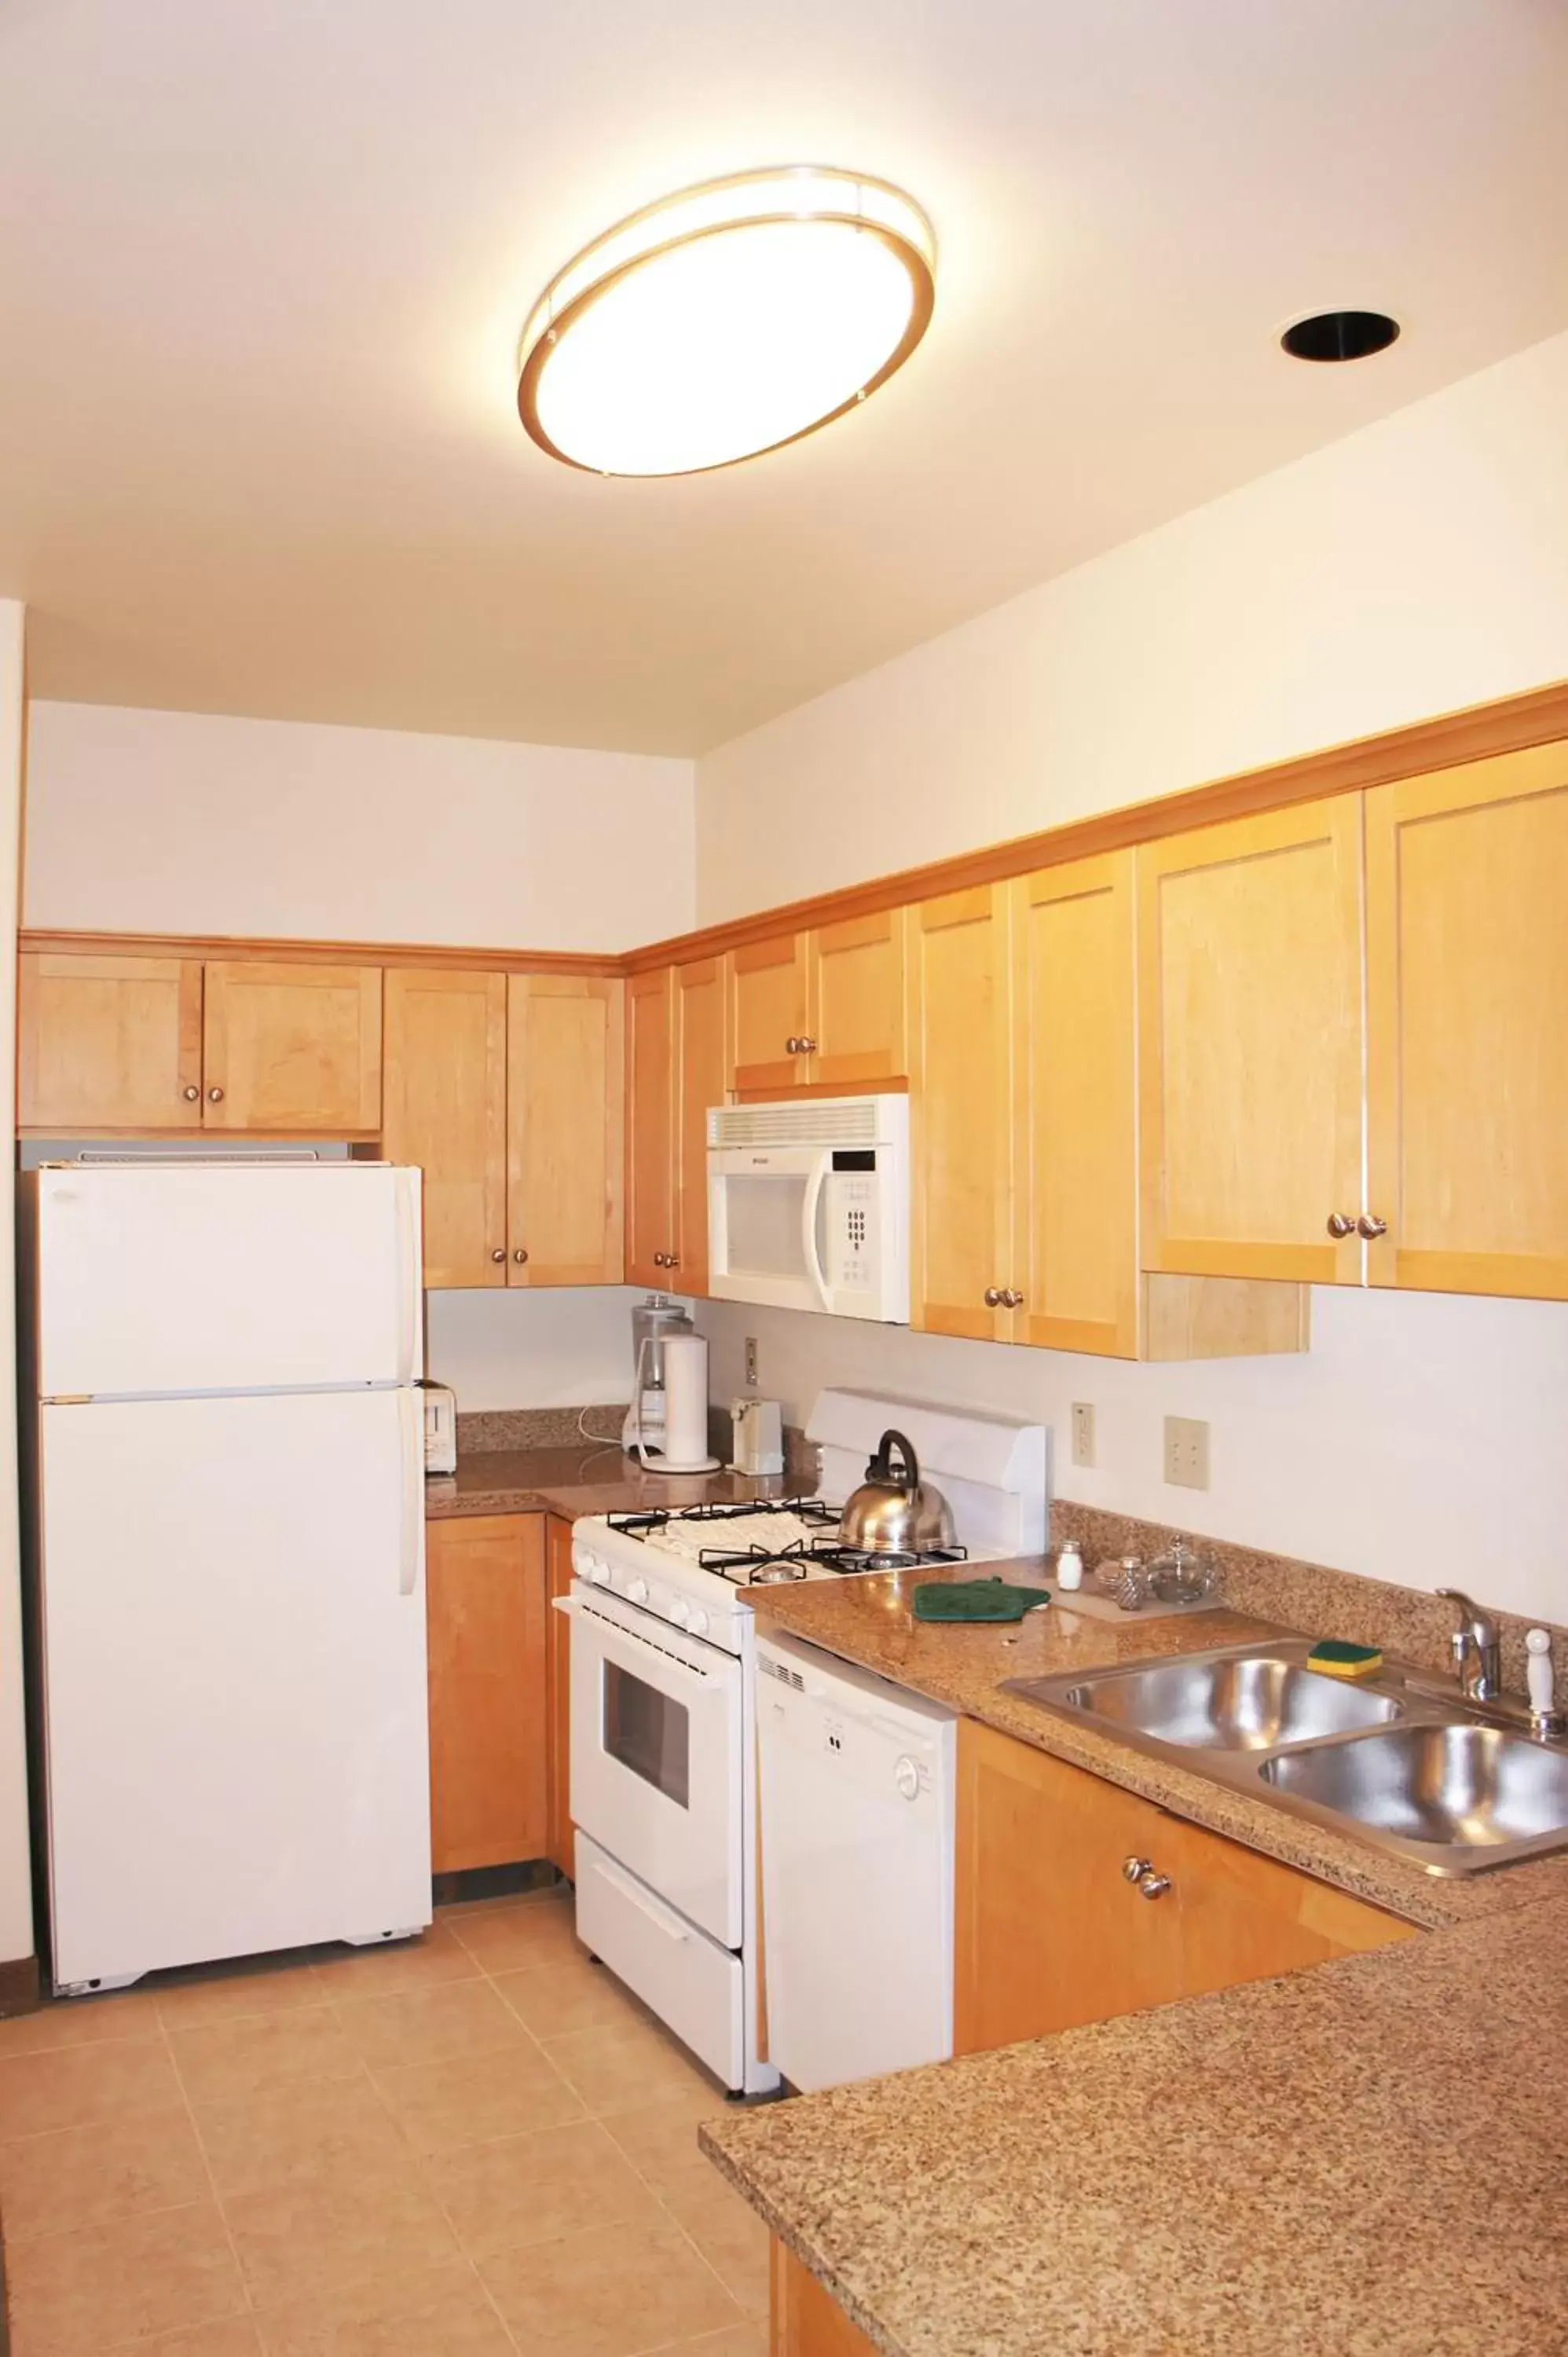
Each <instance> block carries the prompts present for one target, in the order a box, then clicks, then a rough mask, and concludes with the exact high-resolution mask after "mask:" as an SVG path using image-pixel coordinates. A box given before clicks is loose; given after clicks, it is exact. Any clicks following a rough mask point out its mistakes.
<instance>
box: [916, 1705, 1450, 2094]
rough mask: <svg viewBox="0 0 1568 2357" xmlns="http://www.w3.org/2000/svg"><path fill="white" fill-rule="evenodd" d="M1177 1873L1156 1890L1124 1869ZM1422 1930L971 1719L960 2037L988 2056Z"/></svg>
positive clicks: (958, 1981)
mask: <svg viewBox="0 0 1568 2357" xmlns="http://www.w3.org/2000/svg"><path fill="white" fill-rule="evenodd" d="M1133 1857H1136V1858H1140V1859H1143V1860H1146V1861H1147V1863H1148V1865H1149V1866H1150V1867H1152V1868H1153V1870H1154V1871H1155V1873H1156V1874H1158V1875H1160V1876H1162V1877H1165V1878H1167V1879H1168V1884H1169V1888H1168V1889H1165V1891H1164V1892H1163V1893H1162V1894H1161V1895H1160V1896H1159V1897H1158V1898H1155V1899H1147V1898H1145V1897H1144V1894H1143V1892H1142V1890H1141V1889H1139V1888H1138V1887H1137V1885H1136V1884H1135V1883H1132V1882H1129V1881H1128V1880H1127V1879H1126V1877H1125V1875H1124V1872H1123V1867H1124V1864H1125V1861H1126V1860H1127V1859H1129V1858H1133ZM1414 1936H1415V1934H1414V1932H1413V1931H1412V1927H1411V1926H1410V1925H1409V1924H1408V1923H1402V1922H1401V1921H1399V1920H1398V1919H1397V1918H1396V1917H1394V1916H1391V1915H1385V1914H1384V1913H1383V1912H1382V1911H1381V1910H1380V1909H1379V1908H1376V1907H1369V1906H1367V1905H1366V1904H1364V1902H1363V1901H1361V1900H1357V1899H1352V1898H1350V1897H1349V1896H1348V1894H1347V1893H1346V1892H1344V1891H1340V1890H1336V1889H1331V1888H1330V1887H1329V1886H1328V1885H1326V1884H1325V1883H1320V1882H1317V1881H1316V1880H1314V1878H1312V1877H1311V1876H1310V1875H1305V1874H1299V1873H1297V1872H1296V1871H1295V1869H1294V1867H1288V1866H1282V1865H1280V1864H1279V1862H1278V1861H1277V1860H1276V1859H1273V1858H1268V1857H1260V1856H1259V1855H1258V1854H1257V1852H1256V1851H1253V1850H1249V1849H1245V1848H1243V1847H1242V1846H1240V1844H1239V1843H1236V1842H1230V1841H1227V1840H1225V1839H1224V1838H1223V1837H1222V1836H1221V1835H1218V1834H1211V1833H1208V1832H1206V1831H1205V1830H1204V1829H1203V1828H1202V1827H1201V1826H1199V1825H1193V1824H1187V1823H1186V1822H1185V1821H1183V1820H1182V1819H1179V1818H1176V1817H1172V1816H1169V1815H1167V1814H1166V1813H1165V1811H1164V1810H1163V1809H1158V1808H1156V1807H1155V1805H1154V1803H1152V1802H1149V1801H1144V1800H1141V1799H1139V1797H1138V1796H1137V1794H1136V1793H1133V1792H1123V1791H1122V1789H1121V1788H1120V1787H1119V1786H1117V1785H1114V1784H1108V1783H1107V1782H1106V1781H1104V1779H1103V1778H1101V1777H1099V1776H1091V1775H1090V1774H1089V1773H1088V1772H1087V1771H1086V1770H1083V1769H1081V1768H1073V1767H1069V1765H1068V1764H1067V1762H1066V1761H1065V1760H1053V1759H1052V1758H1051V1757H1050V1756H1049V1755H1048V1754H1047V1753H1046V1752H1044V1751H1036V1749H1034V1747H1033V1746H1032V1745H1031V1744H1027V1743H1021V1742H1019V1741H1017V1740H1016V1739H1015V1738H1013V1737H1012V1736H1008V1735H1000V1734H998V1733H997V1732H996V1731H995V1729H994V1728H992V1727H981V1726H978V1725H976V1724H975V1723H974V1722H973V1721H972V1720H970V1719H964V1720H962V1721H961V1723H960V1727H959V1798H958V1859H957V1890H956V1903H955V1959H954V1993H953V2016H954V2021H953V2028H954V2046H955V2050H956V2051H957V2052H959V2053H961V2054H974V2053H980V2052H982V2051H983V2050H986V2049H987V2048H990V2047H994V2046H1006V2045H1010V2044H1012V2043H1014V2042H1015V2040H1019V2039H1024V2038H1038V2037H1043V2036H1045V2035H1047V2033H1049V2032H1051V2031H1053V2030H1058V2029H1075V2028H1077V2027H1078V2026H1079V2025H1080V2024H1081V2023H1084V2022H1090V2021H1106V2020H1110V2019H1111V2018H1112V2017H1114V2016H1115V2015H1118V2014H1124V2013H1133V2012H1137V2011H1139V2010H1141V2009H1142V2008H1143V2007H1146V2006H1155V2005H1167V2004H1170V2003H1172V2002H1174V2001H1175V2000H1176V1998H1178V1997H1185V1996H1201V1995H1203V1994H1204V1993H1206V1992H1207V1991H1208V1990H1210V1989H1220V1988H1229V1987H1231V1986H1235V1985H1236V1984H1237V1983H1239V1982H1241V1981H1250V1980H1263V1979H1267V1978H1268V1977H1270V1976H1271V1975H1273V1974H1276V1973H1288V1972H1294V1971H1298V1970H1300V1969H1301V1968H1302V1967H1303V1966H1304V1965H1307V1964H1323V1963H1325V1962H1326V1961H1327V1960H1328V1959H1329V1958H1330V1957H1333V1956H1346V1955H1353V1954H1355V1953H1358V1952H1359V1951H1360V1950H1362V1949H1367V1948H1380V1947H1384V1946H1387V1945H1389V1944H1390V1943H1391V1942H1393V1941H1396V1940H1408V1939H1412V1938H1413V1937H1414Z"/></svg>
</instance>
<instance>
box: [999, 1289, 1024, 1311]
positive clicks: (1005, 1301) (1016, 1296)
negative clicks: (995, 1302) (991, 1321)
mask: <svg viewBox="0 0 1568 2357" xmlns="http://www.w3.org/2000/svg"><path fill="white" fill-rule="evenodd" d="M1002 1307H1003V1308H1004V1309H1022V1308H1023V1307H1024V1297H1023V1295H1022V1294H1021V1293H1017V1292H1015V1290H1014V1288H1013V1286H1007V1287H1006V1289H1005V1290H1004V1293H1003V1296H1002Z"/></svg>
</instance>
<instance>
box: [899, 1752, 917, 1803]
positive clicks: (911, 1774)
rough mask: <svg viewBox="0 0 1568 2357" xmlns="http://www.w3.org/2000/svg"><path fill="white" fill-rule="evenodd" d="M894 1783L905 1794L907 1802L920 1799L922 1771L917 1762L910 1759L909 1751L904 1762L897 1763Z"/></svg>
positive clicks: (903, 1759)
mask: <svg viewBox="0 0 1568 2357" xmlns="http://www.w3.org/2000/svg"><path fill="white" fill-rule="evenodd" d="M893 1781H894V1782H895V1784H897V1787H898V1790H899V1792H901V1793H902V1794H903V1796H904V1798H905V1800H907V1801H917V1800H918V1799H919V1796H920V1771H919V1770H918V1768H917V1767H916V1765H915V1762H914V1761H913V1760H911V1759H910V1757H909V1755H908V1752H907V1751H906V1753H905V1754H904V1757H903V1758H902V1760H899V1761H898V1762H897V1765H896V1766H895V1768H894V1770H893Z"/></svg>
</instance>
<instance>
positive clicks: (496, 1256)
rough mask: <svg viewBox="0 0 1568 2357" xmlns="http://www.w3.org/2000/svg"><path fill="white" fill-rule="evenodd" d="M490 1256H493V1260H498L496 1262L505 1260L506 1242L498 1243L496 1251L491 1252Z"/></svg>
mask: <svg viewBox="0 0 1568 2357" xmlns="http://www.w3.org/2000/svg"><path fill="white" fill-rule="evenodd" d="M490 1258H491V1259H492V1260H493V1261H496V1262H500V1261H503V1260H505V1258H506V1246H505V1245H504V1244H498V1245H497V1246H496V1248H495V1250H494V1252H493V1253H492V1254H490Z"/></svg>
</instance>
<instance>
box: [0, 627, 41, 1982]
mask: <svg viewBox="0 0 1568 2357" xmlns="http://www.w3.org/2000/svg"><path fill="white" fill-rule="evenodd" d="M24 620H25V617H24V612H23V608H21V607H20V606H18V605H16V603H15V602H14V601H12V600H11V599H9V598H5V599H0V1102H3V1103H6V1104H9V1103H11V1102H12V1100H13V1098H14V1096H15V1093H16V883H17V869H18V866H19V864H20V855H21V823H22V695H23V680H22V656H23V630H24ZM14 1195H15V1186H14V1179H13V1174H12V1169H11V1162H10V1157H6V1158H5V1164H4V1167H3V1168H0V1233H3V1234H5V1235H9V1234H10V1233H11V1229H12V1220H13V1204H14ZM32 1953H33V1887H32V1863H31V1857H30V1852H29V1848H28V1834H27V1736H26V1717H25V1705H24V1699H23V1693H22V1558H21V1544H20V1538H19V1534H18V1531H17V1526H16V1273H15V1267H14V1264H13V1260H12V1255H11V1254H10V1253H8V1252H4V1253H0V1961H5V1962H9V1961H11V1960H13V1959H15V1958H16V1957H18V1956H30V1955H31V1954H32Z"/></svg>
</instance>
